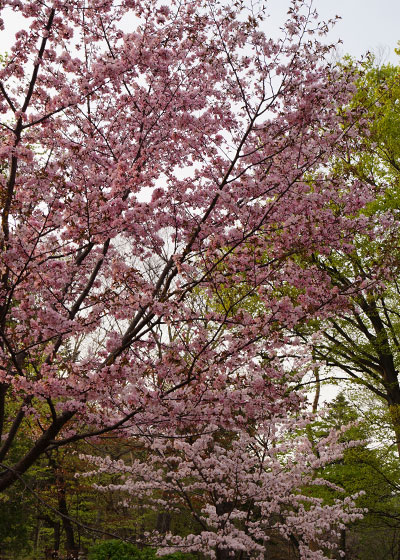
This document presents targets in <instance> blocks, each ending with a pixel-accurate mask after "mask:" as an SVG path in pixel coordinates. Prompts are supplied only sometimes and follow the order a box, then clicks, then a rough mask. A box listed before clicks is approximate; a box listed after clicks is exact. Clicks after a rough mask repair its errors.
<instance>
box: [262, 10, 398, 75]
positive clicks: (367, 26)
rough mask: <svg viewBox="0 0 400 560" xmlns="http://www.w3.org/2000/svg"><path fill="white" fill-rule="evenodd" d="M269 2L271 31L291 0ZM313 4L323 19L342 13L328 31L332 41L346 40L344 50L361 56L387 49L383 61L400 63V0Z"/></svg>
mask: <svg viewBox="0 0 400 560" xmlns="http://www.w3.org/2000/svg"><path fill="white" fill-rule="evenodd" d="M268 4H269V11H270V13H271V17H270V25H271V31H272V28H275V29H276V28H277V27H279V25H280V22H282V21H283V18H284V16H285V13H286V11H287V8H288V7H289V5H290V0H268ZM313 6H314V8H315V9H316V10H317V12H318V14H319V16H320V19H322V20H325V21H327V20H328V19H331V18H333V17H334V16H336V15H338V16H341V17H342V19H341V20H340V21H338V23H337V24H336V26H335V28H334V29H333V30H332V31H331V32H330V34H329V41H331V42H336V41H337V40H338V39H339V38H340V39H342V40H343V45H341V47H340V52H341V54H350V55H352V56H354V57H356V58H360V57H361V56H362V55H363V54H364V53H365V52H366V51H368V50H369V51H372V52H373V53H375V54H377V53H380V52H381V51H384V52H385V60H383V62H391V63H394V64H398V63H400V58H399V57H398V56H397V55H396V54H395V52H394V49H395V47H397V42H398V41H400V0H313ZM266 31H267V28H266ZM272 34H273V35H275V32H274V31H272Z"/></svg>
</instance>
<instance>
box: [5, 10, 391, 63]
mask: <svg viewBox="0 0 400 560" xmlns="http://www.w3.org/2000/svg"><path fill="white" fill-rule="evenodd" d="M23 1H24V0H23ZM268 5H269V11H270V13H271V16H270V18H269V20H268V23H267V24H266V26H265V30H266V31H267V32H270V33H271V35H272V36H276V35H277V33H278V29H279V26H280V25H281V24H282V22H283V21H284V17H285V13H286V11H287V9H288V7H289V5H290V0H268ZM313 5H314V7H315V8H316V10H317V11H318V13H319V14H320V17H321V19H324V20H327V19H329V18H332V17H334V16H335V15H336V14H337V15H339V16H341V17H342V20H341V21H339V22H338V23H337V25H336V26H335V29H334V30H333V31H332V32H331V33H330V35H329V40H330V41H332V42H333V41H336V40H337V39H339V38H341V39H342V40H343V45H342V46H341V53H342V54H345V53H349V54H351V55H353V56H355V57H356V58H359V57H360V56H361V55H362V54H363V53H365V52H366V51H367V50H372V51H373V52H382V51H384V52H385V56H386V60H385V61H386V62H389V61H390V62H392V63H395V64H397V63H399V62H400V58H399V57H398V56H397V55H396V54H395V53H394V48H395V47H396V46H397V42H398V41H399V40H400V0H313ZM18 23H19V22H18V21H17V20H16V18H15V15H14V14H13V13H12V12H10V11H8V10H7V11H6V13H5V24H6V28H7V29H6V30H5V31H3V32H1V33H0V52H4V51H7V50H8V49H9V48H10V44H11V43H12V41H13V38H14V35H15V32H16V31H17V30H18V27H19V26H18ZM268 28H270V29H268Z"/></svg>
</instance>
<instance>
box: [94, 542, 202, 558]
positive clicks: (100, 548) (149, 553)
mask: <svg viewBox="0 0 400 560" xmlns="http://www.w3.org/2000/svg"><path fill="white" fill-rule="evenodd" d="M158 558H164V559H165V560H192V559H193V558H194V556H192V555H191V554H183V553H181V552H175V553H174V554H166V555H163V556H161V557H159V556H157V554H156V551H155V550H154V549H153V548H143V549H139V548H138V547H137V546H135V545H133V544H131V543H127V542H123V541H119V540H114V539H113V540H108V541H101V542H98V543H97V544H95V545H94V546H93V547H92V548H91V549H90V551H89V560H157V559H158Z"/></svg>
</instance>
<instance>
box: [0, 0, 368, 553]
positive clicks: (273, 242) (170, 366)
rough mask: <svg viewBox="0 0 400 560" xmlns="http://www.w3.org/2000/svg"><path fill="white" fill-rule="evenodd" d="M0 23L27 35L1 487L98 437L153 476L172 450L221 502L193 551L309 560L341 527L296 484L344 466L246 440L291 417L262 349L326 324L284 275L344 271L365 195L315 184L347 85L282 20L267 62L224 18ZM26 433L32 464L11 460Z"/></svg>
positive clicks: (60, 13)
mask: <svg viewBox="0 0 400 560" xmlns="http://www.w3.org/2000/svg"><path fill="white" fill-rule="evenodd" d="M3 6H4V7H6V8H7V9H10V8H12V9H13V10H14V11H17V12H19V13H20V14H22V16H24V18H25V21H26V26H25V28H24V29H22V30H21V31H19V32H18V33H17V35H16V39H15V43H14V45H13V47H12V49H11V50H10V52H9V53H8V54H7V56H6V58H5V59H4V64H3V67H2V68H1V70H0V79H1V83H0V92H1V98H0V111H1V113H2V117H3V120H2V129H1V135H2V148H1V158H2V161H1V169H2V173H1V175H0V188H1V239H0V242H1V254H0V270H1V283H0V298H1V312H0V336H1V340H0V382H1V384H0V431H1V432H2V440H1V441H2V447H1V448H0V461H1V462H2V464H3V465H4V470H3V471H2V472H1V473H0V488H1V489H4V488H7V487H8V486H9V485H10V484H12V483H13V482H14V481H15V480H16V479H17V478H18V477H19V476H20V475H21V474H23V473H24V472H25V471H26V470H27V469H28V468H29V467H30V466H31V465H32V464H33V463H34V462H35V461H36V460H37V459H38V457H40V455H41V454H42V453H43V452H44V451H46V450H49V449H54V448H55V447H59V446H61V445H66V444H68V443H69V442H73V441H77V440H79V439H82V438H84V437H89V436H98V437H99V436H101V435H102V434H105V433H108V432H111V431H114V432H115V431H117V432H116V433H120V434H123V435H124V436H125V437H137V438H144V439H145V440H146V441H150V443H149V444H148V445H149V449H153V450H154V452H155V455H154V462H153V463H151V462H150V463H149V465H148V473H151V472H152V470H151V469H153V468H154V469H156V465H157V461H161V459H162V461H164V471H162V469H161V470H158V471H157V473H158V476H161V472H165V468H166V467H167V466H168V465H169V462H170V461H175V463H174V464H175V465H177V461H178V459H177V455H173V453H172V452H170V451H168V453H171V456H170V455H168V453H167V451H165V449H167V448H168V446H169V445H170V443H168V442H169V441H177V443H176V446H177V447H176V449H179V453H178V455H179V457H180V459H179V461H181V464H180V466H179V465H178V466H176V468H175V469H172V467H171V472H173V473H174V474H173V479H174V481H175V483H176V484H178V485H179V484H181V485H183V486H182V488H183V487H184V486H185V485H189V489H188V492H190V491H191V490H192V489H193V488H195V487H196V484H206V483H207V484H211V485H213V486H215V487H218V492H217V493H216V494H214V499H216V500H217V501H216V504H217V505H218V503H219V502H218V498H216V497H215V496H217V494H218V493H219V492H220V493H221V496H222V497H223V498H221V499H223V500H226V499H227V497H226V496H227V495H229V496H230V495H231V494H230V493H232V492H236V493H237V496H238V498H237V500H238V502H239V501H240V500H241V506H240V507H239V505H238V507H237V508H236V507H235V508H234V507H233V506H232V508H230V509H229V508H228V510H227V511H224V512H222V513H221V512H220V511H219V510H218V507H217V506H216V505H215V504H214V506H213V505H212V504H211V503H207V500H206V498H204V500H205V502H204V508H205V509H204V511H203V513H199V514H198V515H199V516H200V517H201V518H202V519H206V520H205V521H202V522H203V523H204V524H205V526H206V527H207V529H205V530H204V531H203V533H202V535H203V536H202V537H201V538H200V537H197V536H196V537H195V536H193V538H192V540H190V539H189V540H188V543H189V544H190V543H191V544H190V546H191V547H192V548H193V549H196V550H201V551H202V552H204V553H205V554H210V555H211V556H212V555H213V554H216V555H217V557H220V558H223V557H224V556H223V554H225V553H229V550H246V551H247V552H248V553H249V554H253V553H254V554H260V553H261V552H262V550H263V539H264V537H265V534H266V533H265V527H266V526H267V525H268V526H270V523H271V518H270V515H272V514H273V515H275V516H277V515H278V516H279V515H281V516H286V518H285V520H283V521H282V522H280V521H279V523H278V521H277V523H278V525H279V526H280V527H281V530H282V534H284V535H285V536H286V537H287V538H291V537H290V536H293V535H296V539H297V543H298V547H299V551H300V554H301V557H302V558H323V557H324V556H323V552H322V548H321V547H323V545H324V542H325V541H324V539H325V537H326V535H328V534H329V530H330V528H332V527H333V526H334V525H335V523H337V522H339V523H340V522H341V521H340V520H344V521H346V520H348V519H349V515H350V516H351V515H352V514H351V512H350V513H346V512H345V510H346V507H347V506H346V505H345V506H343V505H339V504H336V505H334V506H333V505H332V506H329V507H328V506H323V505H321V504H320V503H319V502H318V500H313V499H311V498H310V499H309V503H310V505H309V506H307V505H305V504H307V500H306V498H305V497H303V498H304V499H303V498H301V492H300V487H301V485H302V484H305V483H308V482H310V481H311V480H312V478H313V475H312V473H313V469H315V468H317V463H318V462H319V461H322V462H324V461H325V462H327V461H329V460H331V459H332V458H335V457H337V453H338V449H339V448H340V449H341V447H340V445H339V447H337V446H336V445H334V444H333V443H332V444H329V441H326V442H325V444H324V445H325V447H324V451H323V452H322V451H320V452H319V453H317V455H316V451H315V449H313V448H312V447H310V446H309V445H308V444H307V441H306V440H304V439H302V440H299V442H297V443H296V445H295V447H296V449H298V455H296V457H298V458H297V459H293V461H292V463H289V459H286V460H285V461H286V467H285V468H284V469H283V470H281V469H282V468H283V467H282V465H281V466H279V465H280V461H279V460H278V458H277V457H276V456H275V455H276V451H275V452H272V451H271V449H269V448H268V444H267V442H268V441H269V438H271V437H272V440H276V442H275V444H276V445H278V443H277V442H279V441H280V440H281V437H280V435H279V434H283V433H284V432H285V429H286V428H285V425H286V423H287V422H288V420H287V416H288V414H294V413H295V410H296V409H297V408H298V407H299V406H301V404H300V403H301V400H302V399H301V397H300V396H299V395H297V394H296V393H293V392H290V391H288V387H287V375H288V373H287V368H284V367H283V366H282V363H281V360H280V359H279V357H280V355H281V354H282V352H283V348H284V345H285V343H286V342H287V341H285V339H284V337H283V334H282V332H283V331H282V329H283V328H284V327H293V326H294V325H295V324H296V323H297V322H298V321H300V320H303V319H304V318H306V317H312V316H314V315H318V316H324V315H326V314H328V313H329V312H330V310H332V309H335V308H336V307H337V306H338V305H340V306H344V305H346V290H345V289H344V290H343V291H342V292H341V293H339V291H338V289H337V288H336V287H332V285H331V283H330V280H329V275H327V274H325V273H324V272H323V271H321V270H318V269H317V268H315V269H313V267H312V266H310V267H309V268H308V269H305V268H304V266H302V265H301V263H299V264H296V260H295V259H292V260H290V261H289V260H287V257H288V256H291V255H294V254H297V253H303V254H308V255H310V254H311V253H312V252H313V251H314V250H315V249H316V248H318V251H319V252H320V253H321V252H322V253H323V252H324V251H325V252H329V250H330V248H332V247H334V248H336V249H337V250H340V251H344V252H346V251H350V250H351V248H352V239H353V237H354V235H355V234H356V233H357V232H358V231H361V230H363V229H364V228H365V227H366V226H367V224H366V223H365V222H366V219H365V217H363V216H362V215H361V216H359V215H358V210H359V209H360V208H361V207H362V206H363V205H364V204H365V202H366V201H368V200H369V199H370V196H371V193H370V192H369V190H368V189H369V187H368V186H366V185H363V184H362V183H361V182H354V183H353V184H345V183H343V182H340V181H339V180H338V179H337V178H333V177H329V174H328V172H327V169H328V167H327V164H328V162H329V161H330V160H331V159H332V158H334V157H335V154H336V151H337V149H338V146H339V145H340V143H341V142H342V141H344V139H345V138H347V139H349V138H351V136H352V134H353V128H352V122H351V118H350V117H349V118H348V119H347V120H346V124H345V125H342V123H341V122H340V118H339V111H338V106H342V105H344V104H345V103H346V102H347V100H348V99H349V96H350V95H351V94H352V92H353V89H354V86H353V78H352V76H351V74H346V73H345V72H342V73H339V72H338V71H337V70H335V69H334V68H333V67H331V66H330V65H329V64H328V63H327V62H326V60H325V59H326V57H327V54H328V53H329V49H328V48H327V47H326V46H324V45H322V44H320V43H319V42H318V40H317V39H316V38H318V36H319V35H323V34H324V31H325V30H326V29H325V28H326V26H325V24H319V23H318V21H317V20H316V16H315V14H313V13H312V12H311V10H310V8H309V6H308V5H307V4H306V3H304V2H302V1H298V0H294V1H293V2H292V4H291V9H290V11H289V14H288V20H287V22H286V24H285V25H284V27H283V29H282V38H280V39H278V40H276V41H275V40H272V39H270V38H269V37H268V36H266V35H265V34H264V33H263V32H262V31H261V28H260V26H259V23H260V21H262V12H259V13H258V12H255V11H254V7H253V8H252V7H251V4H250V3H247V2H241V1H237V2H234V3H232V5H229V3H225V2H219V1H217V0H208V1H203V0H180V1H177V0H172V1H170V2H168V5H166V4H163V3H162V2H160V1H158V0H146V1H138V2H137V1H135V0H123V1H122V2H120V3H117V2H115V1H113V0H69V1H65V0H54V1H53V0H52V1H51V2H48V3H40V2H37V1H32V2H30V1H25V0H23V1H20V0H6V1H4V2H3ZM274 282H279V283H280V285H281V286H287V289H288V290H290V287H291V286H292V287H295V288H296V290H297V291H298V297H297V299H296V301H294V300H293V298H290V297H287V296H285V295H284V294H283V292H284V290H283V291H282V290H280V291H277V290H276V289H275V288H274ZM296 367H300V365H299V364H297V365H296ZM9 402H11V403H12V404H8V403H9ZM28 419H31V420H35V422H33V421H32V423H31V424H30V425H31V426H36V427H35V428H32V429H33V430H34V433H33V438H32V447H31V448H30V449H29V450H28V451H27V452H26V454H25V455H24V456H23V457H21V458H20V459H18V461H17V462H16V463H12V462H10V460H8V455H9V453H10V450H11V449H12V447H13V445H14V444H15V442H16V441H17V440H18V437H19V436H18V434H19V432H20V430H21V427H22V426H23V425H24V422H25V421H27V420H28ZM279 426H281V427H280V428H279ZM250 428H252V429H250ZM288 429H289V431H291V428H288ZM279 430H281V431H280V432H279ZM221 431H222V432H226V434H231V436H230V438H231V439H230V443H229V444H228V443H226V445H225V446H224V445H223V443H221V441H220V439H221V438H222V441H223V440H224V438H223V437H222V436H221V437H220V436H219V434H220V432H221ZM213 433H214V435H213ZM268 434H270V435H268ZM274 434H275V435H274ZM227 437H228V436H227ZM160 438H161V439H160ZM187 438H192V439H189V440H188V439H187ZM193 438H194V439H193ZM219 438H220V439H219ZM228 439H229V438H228ZM162 442H164V443H162ZM301 442H302V443H301ZM281 443H282V442H281ZM275 444H274V445H275ZM282 445H283V443H282ZM210 446H211V447H212V453H211V448H210ZM154 448H155V449H157V450H158V451H157V453H158V455H157V453H156V451H155V449H154ZM164 448H165V449H164ZM278 448H279V447H278ZM262 449H264V450H266V449H268V452H265V454H264V455H263V453H264V451H262ZM163 453H164V455H162V454H163ZM260 453H261V455H260ZM296 453H297V451H296ZM160 454H161V455H160ZM318 456H319V457H320V458H319V459H317V458H316V457H318ZM300 457H301V458H300ZM312 457H314V459H312ZM195 459H196V460H198V463H196V464H195V463H194V460H195ZM313 461H316V463H315V464H314V463H313ZM230 464H232V465H234V469H236V470H235V471H233V470H232V469H233V467H232V469H231V468H230V467H229V465H230ZM289 464H290V468H289V467H288V465H289ZM204 465H207V467H205V466H204ZM121 468H122V467H121ZM141 468H143V465H142V466H141V467H139V466H138V467H137V469H138V471H137V472H138V473H139V472H141V471H140V469H141ZM146 468H147V467H146ZM203 468H207V477H206V478H205V479H203V483H200V482H196V480H195V479H196V477H197V476H200V478H201V476H203V475H202V474H201V473H202V472H203V470H202V469H203ZM196 469H197V471H196ZM192 470H193V471H194V474H193V476H194V480H192V481H187V480H186V476H187V474H188V473H189V472H190V471H192ZM167 471H168V469H167ZM233 472H238V473H239V472H240V473H241V474H242V475H243V477H242V478H241V479H240V481H238V482H237V483H236V482H235V483H234V481H233V479H232V477H233ZM224 473H225V474H224ZM225 475H226V476H225ZM171 476H172V475H171ZM302 477H303V478H302ZM132 480H133V481H134V480H135V477H133V479H132ZM271 480H273V481H274V485H273V486H271ZM153 481H154V489H157V488H160V487H161V486H162V482H161V481H159V480H158V478H157V477H155V478H153ZM130 484H133V485H134V482H132V483H130ZM163 484H167V485H168V484H170V482H167V481H164V483H163ZM171 484H172V482H171ZM233 484H237V485H238V486H237V487H236V490H235V491H234V490H232V488H231V489H228V487H230V485H233ZM133 488H135V486H133ZM200 490H202V489H200ZM203 490H204V489H203ZM135 491H136V490H135ZM147 491H148V488H147V487H146V492H147ZM296 493H297V494H296ZM229 500H231V498H229ZM229 500H228V501H229ZM246 504H247V506H248V507H249V508H250V509H251V510H252V512H253V513H252V514H251V515H252V516H253V517H252V516H251V515H250V517H249V519H251V524H248V525H247V526H246V527H247V529H246V530H245V529H244V528H243V527H242V528H240V527H241V525H240V523H241V521H243V519H244V518H243V515H244V514H243V512H244V511H246V507H247V506H246ZM249 504H251V505H249ZM282 504H283V505H282ZM245 506H246V507H245ZM213 507H214V509H213ZM343 507H344V509H343ZM350 510H351V507H350ZM340 512H342V513H340ZM319 515H321V519H322V518H323V519H325V520H326V521H323V522H321V525H319V527H316V525H315V519H316V518H317V517H318V516H319ZM202 516H203V517H202ZM249 523H250V522H249ZM320 529H321V530H320ZM203 537H204V538H203ZM199 539H200V540H199ZM326 542H328V541H326ZM326 542H325V545H326ZM224 543H225V544H224ZM175 544H176V543H175ZM186 544H187V543H186ZM320 545H321V546H320ZM196 547H197V548H196ZM318 551H319V552H318Z"/></svg>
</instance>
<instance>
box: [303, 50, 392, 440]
mask: <svg viewBox="0 0 400 560" xmlns="http://www.w3.org/2000/svg"><path fill="white" fill-rule="evenodd" d="M362 70H363V72H362V74H361V76H360V78H359V80H358V89H357V94H356V95H355V96H354V99H353V102H352V104H351V105H350V107H349V110H350V111H351V110H353V109H358V108H359V107H360V106H361V107H363V108H364V109H365V110H366V111H367V115H368V117H369V118H368V120H366V121H361V122H359V123H357V125H356V129H357V138H358V139H362V142H361V143H360V148H359V149H357V147H355V146H354V145H353V144H352V142H351V141H350V140H348V143H347V146H346V144H343V146H344V151H343V153H342V156H341V158H339V159H338V160H336V161H335V163H334V169H335V172H336V173H339V174H340V175H342V176H343V177H346V176H348V177H354V178H359V179H361V180H362V181H367V182H369V183H370V184H371V186H373V187H374V188H375V189H376V191H377V196H376V199H375V200H374V201H373V202H371V203H369V204H368V205H367V208H366V209H365V210H363V211H362V213H363V215H364V216H365V218H366V219H368V220H370V219H372V220H374V222H375V224H376V226H375V231H374V238H372V239H371V237H370V236H368V237H365V236H362V235H360V236H359V237H358V239H357V240H356V242H355V244H354V250H353V251H351V252H349V253H347V254H346V253H344V252H343V251H336V250H335V249H332V251H331V252H330V253H329V254H326V253H324V254H320V253H319V254H318V253H314V254H313V255H312V256H311V257H310V258H309V259H308V260H307V263H308V264H309V266H317V267H318V268H319V269H320V270H321V271H324V272H325V273H327V274H328V275H329V276H330V278H331V282H332V285H334V286H336V287H337V289H338V290H340V291H342V290H348V289H349V288H350V287H351V286H353V285H355V284H356V283H357V282H358V281H359V280H361V281H362V283H363V289H362V290H358V291H357V292H356V293H355V295H354V296H353V297H352V299H351V304H350V305H349V306H347V307H344V308H343V310H342V311H341V312H339V313H337V314H335V315H333V316H332V317H330V318H329V319H328V320H327V321H325V322H318V321H317V322H314V323H312V322H311V323H309V324H308V327H306V328H304V329H303V328H299V329H297V333H298V334H300V336H301V337H302V338H303V340H305V341H310V337H311V334H312V332H314V333H315V332H319V333H320V334H321V336H320V337H319V338H318V339H317V338H316V337H315V334H314V340H313V342H312V343H311V344H312V346H313V351H314V356H315V358H316V359H317V360H321V361H323V362H325V363H326V364H327V365H328V366H330V367H333V368H335V369H334V370H333V371H342V372H344V373H345V374H346V375H348V376H349V378H350V379H352V380H353V382H355V383H357V384H358V385H360V386H364V387H366V388H368V389H369V390H370V391H372V392H373V393H374V394H375V395H376V396H377V397H378V398H379V399H383V400H384V401H385V402H386V404H387V407H388V410H389V414H390V417H391V423H392V428H393V431H394V436H395V437H394V440H395V442H396V445H397V448H398V449H400V443H399V442H400V415H399V411H400V385H399V381H398V368H399V334H400V333H399V313H398V307H399V305H398V304H399V285H398V275H399V264H400V253H399V230H398V223H399V220H398V218H399V216H398V208H399V196H400V190H399V188H400V182H399V180H400V136H399V132H398V130H399V125H400V105H399V102H400V101H399V100H400V82H399V76H400V74H399V72H400V71H399V68H398V67H395V66H391V65H385V66H380V67H378V66H375V62H374V59H373V58H371V59H369V60H368V61H367V62H366V63H365V64H364V65H363V68H362ZM357 141H358V140H357Z"/></svg>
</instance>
